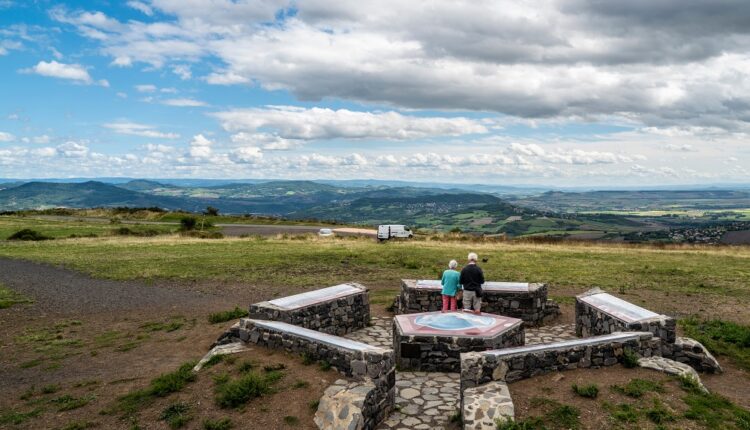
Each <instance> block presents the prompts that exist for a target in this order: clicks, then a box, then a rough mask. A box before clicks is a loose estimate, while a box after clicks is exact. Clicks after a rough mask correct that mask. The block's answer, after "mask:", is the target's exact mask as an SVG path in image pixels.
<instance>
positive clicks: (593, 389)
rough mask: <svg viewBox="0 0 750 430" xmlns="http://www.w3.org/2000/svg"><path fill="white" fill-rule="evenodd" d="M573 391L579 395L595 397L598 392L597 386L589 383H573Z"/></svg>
mask: <svg viewBox="0 0 750 430" xmlns="http://www.w3.org/2000/svg"><path fill="white" fill-rule="evenodd" d="M573 392H575V393H576V394H578V395H579V396H581V397H587V398H589V399H595V398H596V396H597V395H598V394H599V387H597V386H596V384H589V385H582V386H578V385H577V384H573Z"/></svg>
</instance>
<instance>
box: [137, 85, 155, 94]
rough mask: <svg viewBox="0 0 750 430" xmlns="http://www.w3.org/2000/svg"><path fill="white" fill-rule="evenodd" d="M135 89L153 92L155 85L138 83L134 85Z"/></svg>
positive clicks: (140, 91)
mask: <svg viewBox="0 0 750 430" xmlns="http://www.w3.org/2000/svg"><path fill="white" fill-rule="evenodd" d="M135 89H136V90H137V91H138V92H139V93H153V92H154V91H156V85H151V84H140V85H136V86H135Z"/></svg>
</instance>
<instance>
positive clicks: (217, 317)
mask: <svg viewBox="0 0 750 430" xmlns="http://www.w3.org/2000/svg"><path fill="white" fill-rule="evenodd" d="M246 316H247V310H245V309H240V308H238V307H236V308H234V309H232V310H230V311H223V312H216V313H213V314H209V315H208V322H210V323H211V324H218V323H223V322H227V321H232V320H236V319H238V318H242V317H246Z"/></svg>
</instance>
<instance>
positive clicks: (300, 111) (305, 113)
mask: <svg viewBox="0 0 750 430" xmlns="http://www.w3.org/2000/svg"><path fill="white" fill-rule="evenodd" d="M213 115H214V116H215V117H217V118H218V119H219V120H220V121H221V123H222V126H223V127H224V129H225V130H227V131H230V132H232V131H251V132H255V131H258V130H260V129H271V130H273V131H274V133H275V135H277V136H279V137H281V138H283V139H303V140H312V139H337V138H346V139H392V140H407V139H419V138H426V137H434V136H461V135H466V134H475V133H487V132H488V131H489V129H488V128H487V126H485V125H484V124H482V123H481V122H480V121H477V120H472V119H469V118H463V117H451V118H443V117H418V116H407V115H402V114H400V113H398V112H394V111H390V112H357V111H351V110H347V109H339V110H333V109H327V108H317V107H315V108H310V109H305V108H299V107H293V106H267V107H264V108H253V109H236V110H231V111H224V112H218V113H215V114H213Z"/></svg>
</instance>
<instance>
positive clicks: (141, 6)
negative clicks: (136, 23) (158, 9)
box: [127, 0, 154, 16]
mask: <svg viewBox="0 0 750 430" xmlns="http://www.w3.org/2000/svg"><path fill="white" fill-rule="evenodd" d="M127 5H128V6H130V7H131V8H133V9H135V10H137V11H140V12H141V13H143V14H144V15H148V16H151V15H153V14H154V10H153V9H151V6H149V5H147V4H146V3H143V2H141V1H132V0H131V1H128V2H127Z"/></svg>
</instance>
